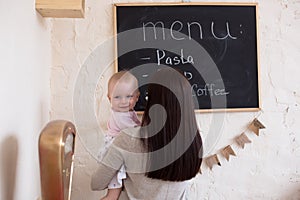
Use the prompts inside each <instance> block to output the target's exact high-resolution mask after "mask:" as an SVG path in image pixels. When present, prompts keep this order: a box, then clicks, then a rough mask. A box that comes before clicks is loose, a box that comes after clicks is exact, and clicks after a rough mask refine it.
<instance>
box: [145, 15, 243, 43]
mask: <svg viewBox="0 0 300 200" xmlns="http://www.w3.org/2000/svg"><path fill="white" fill-rule="evenodd" d="M146 27H152V30H153V37H154V39H155V40H157V39H158V36H159V35H158V33H161V35H160V37H159V38H161V39H162V40H165V39H166V33H165V32H166V31H165V28H166V27H165V24H164V22H162V21H157V22H155V23H154V22H143V39H144V41H146V40H147V34H146V33H147V31H146ZM185 27H186V29H187V33H188V35H187V37H185V36H184V35H181V36H179V35H178V32H181V31H182V30H183V29H184V28H185ZM193 27H194V29H195V28H197V30H198V33H199V35H198V36H197V37H198V38H199V39H201V40H202V39H203V38H204V31H203V29H202V25H201V23H200V22H197V21H193V22H187V23H186V24H184V23H182V22H181V21H179V20H176V21H174V22H172V24H171V26H170V29H169V30H170V36H171V38H172V39H174V40H186V39H189V40H191V39H192V38H194V39H196V38H197V37H195V36H194V37H192V31H191V30H192V28H193ZM239 27H240V28H241V27H242V25H241V24H240V25H239ZM157 28H160V29H157ZM148 30H149V29H148ZM224 31H225V32H226V34H225V36H223V37H221V36H219V35H221V34H220V33H222V34H223V32H224ZM194 32H197V31H194ZM220 33H218V32H217V31H216V28H215V22H214V21H212V22H211V23H210V33H206V35H208V36H210V34H211V35H212V36H213V38H215V39H216V40H225V39H227V38H228V37H229V38H231V39H233V40H236V39H237V37H236V36H233V35H232V33H231V31H230V24H229V22H226V23H225V29H224V30H222V31H220ZM148 35H149V33H148Z"/></svg>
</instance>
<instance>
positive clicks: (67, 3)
mask: <svg viewBox="0 0 300 200" xmlns="http://www.w3.org/2000/svg"><path fill="white" fill-rule="evenodd" d="M84 5H85V0H36V1H35V9H36V10H37V11H38V12H39V13H40V14H41V15H42V16H43V17H53V18H83V17H84Z"/></svg>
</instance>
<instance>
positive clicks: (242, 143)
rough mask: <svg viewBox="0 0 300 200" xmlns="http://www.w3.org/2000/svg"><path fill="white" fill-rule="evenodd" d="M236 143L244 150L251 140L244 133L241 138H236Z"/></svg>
mask: <svg viewBox="0 0 300 200" xmlns="http://www.w3.org/2000/svg"><path fill="white" fill-rule="evenodd" d="M235 141H236V143H237V144H238V145H239V146H241V147H242V148H244V147H245V144H246V143H251V140H249V138H248V137H247V135H246V134H245V133H242V134H241V135H240V136H238V137H236V138H235Z"/></svg>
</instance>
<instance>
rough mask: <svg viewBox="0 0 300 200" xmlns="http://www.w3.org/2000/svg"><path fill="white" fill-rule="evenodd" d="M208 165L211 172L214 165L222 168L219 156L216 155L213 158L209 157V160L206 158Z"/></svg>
mask: <svg viewBox="0 0 300 200" xmlns="http://www.w3.org/2000/svg"><path fill="white" fill-rule="evenodd" d="M206 164H207V166H208V167H209V169H210V170H212V168H213V166H214V165H219V166H221V163H220V161H219V158H218V156H217V154H214V155H212V156H209V157H208V158H206Z"/></svg>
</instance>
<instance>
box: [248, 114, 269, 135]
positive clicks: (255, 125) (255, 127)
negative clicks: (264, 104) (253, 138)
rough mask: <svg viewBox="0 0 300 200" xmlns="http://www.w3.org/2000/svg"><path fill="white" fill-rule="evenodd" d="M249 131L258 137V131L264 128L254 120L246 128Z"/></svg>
mask: <svg viewBox="0 0 300 200" xmlns="http://www.w3.org/2000/svg"><path fill="white" fill-rule="evenodd" d="M248 128H249V129H250V130H251V131H253V132H254V133H255V134H256V135H257V136H259V129H263V128H265V126H264V125H263V124H262V123H261V122H260V121H258V119H256V118H255V119H254V120H253V121H252V122H251V124H250V125H249V127H248Z"/></svg>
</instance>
